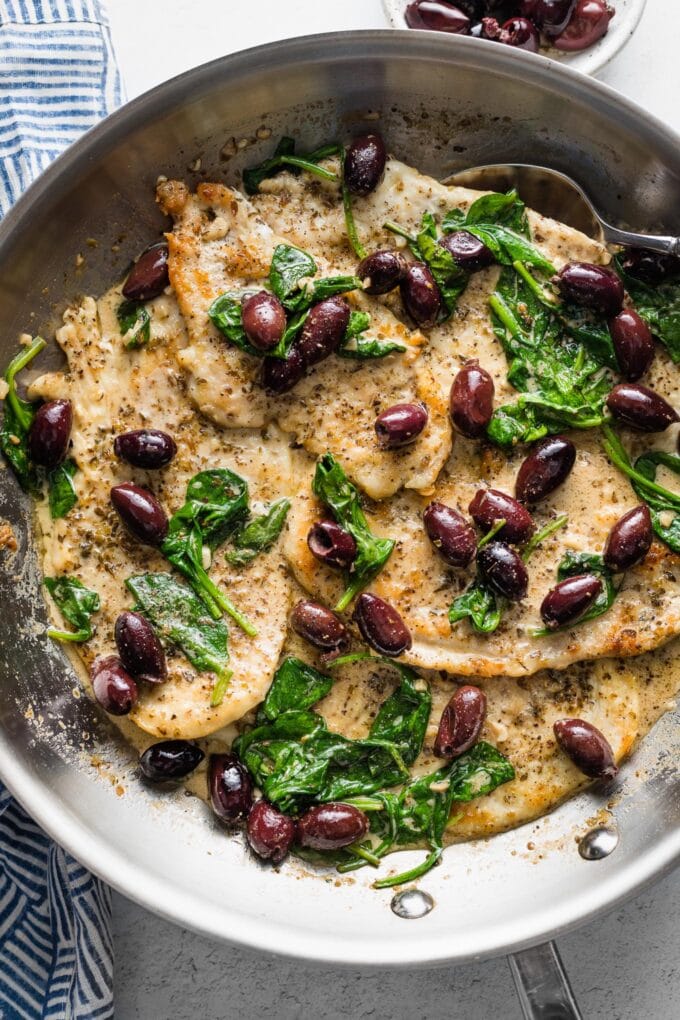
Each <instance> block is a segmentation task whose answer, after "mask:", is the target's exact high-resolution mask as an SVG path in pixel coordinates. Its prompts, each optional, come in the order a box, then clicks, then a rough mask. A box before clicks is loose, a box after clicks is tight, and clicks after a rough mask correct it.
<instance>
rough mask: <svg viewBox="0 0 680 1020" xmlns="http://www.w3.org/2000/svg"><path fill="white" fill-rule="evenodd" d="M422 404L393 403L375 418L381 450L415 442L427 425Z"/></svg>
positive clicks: (426, 416) (426, 414) (376, 432)
mask: <svg viewBox="0 0 680 1020" xmlns="http://www.w3.org/2000/svg"><path fill="white" fill-rule="evenodd" d="M427 418H428V413H427V408H426V407H425V405H424V404H394V406H393V407H388V408H387V410H385V411H383V412H382V413H381V414H379V415H378V417H377V418H376V419H375V426H374V427H375V434H376V435H377V437H378V445H379V446H381V447H382V449H383V450H397V449H399V448H400V447H401V446H408V445H409V443H413V442H415V440H416V439H417V438H418V436H419V435H420V433H421V432H422V431H423V429H424V428H425V426H426V425H427Z"/></svg>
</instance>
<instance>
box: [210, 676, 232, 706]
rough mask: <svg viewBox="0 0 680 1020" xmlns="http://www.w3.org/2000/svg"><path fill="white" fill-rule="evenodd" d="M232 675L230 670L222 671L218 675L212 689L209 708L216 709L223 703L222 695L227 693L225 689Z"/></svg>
mask: <svg viewBox="0 0 680 1020" xmlns="http://www.w3.org/2000/svg"><path fill="white" fill-rule="evenodd" d="M233 675H234V673H233V671H232V670H231V669H224V670H222V672H221V673H220V674H219V678H218V680H217V683H216V684H215V686H214V687H213V690H212V694H211V696H210V707H211V708H217V707H218V705H221V704H222V702H223V701H224V695H225V694H226V693H227V687H228V686H229V681H230V680H231V678H232V677H233Z"/></svg>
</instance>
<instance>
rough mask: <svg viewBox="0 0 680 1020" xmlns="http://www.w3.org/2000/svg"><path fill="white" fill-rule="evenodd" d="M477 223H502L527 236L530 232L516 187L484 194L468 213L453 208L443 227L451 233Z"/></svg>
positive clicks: (522, 203)
mask: <svg viewBox="0 0 680 1020" xmlns="http://www.w3.org/2000/svg"><path fill="white" fill-rule="evenodd" d="M477 223H499V224H501V223H502V224H504V225H505V226H506V227H509V228H510V229H511V230H514V231H515V233H517V234H524V235H525V236H526V235H528V233H529V224H528V220H527V214H526V207H525V205H524V202H523V201H522V200H521V198H520V197H519V195H518V194H517V192H516V191H515V190H514V188H513V189H512V190H511V191H507V192H505V193H504V194H503V193H501V192H497V191H493V192H490V193H489V194H488V195H482V196H481V198H478V199H477V200H476V201H474V202H473V203H472V205H471V206H470V208H469V209H468V211H467V213H465V212H463V210H462V209H452V210H451V211H450V212H448V213H447V214H446V216H445V217H444V219H443V221H442V229H443V230H444V231H445V233H451V232H452V231H454V230H461V229H462V228H463V227H466V228H467V227H469V226H474V225H475V224H477Z"/></svg>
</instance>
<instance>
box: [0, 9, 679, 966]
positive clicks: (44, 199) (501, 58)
mask: <svg viewBox="0 0 680 1020" xmlns="http://www.w3.org/2000/svg"><path fill="white" fill-rule="evenodd" d="M352 49H356V50H357V51H358V52H357V57H359V56H361V55H362V53H363V52H364V51H365V52H367V53H368V52H370V53H371V54H373V55H375V54H376V52H378V53H380V55H381V56H384V57H385V58H394V59H398V58H400V59H413V51H414V50H415V51H420V50H422V51H423V52H425V51H426V52H427V53H428V55H430V56H433V57H438V58H439V59H442V60H448V61H456V62H458V63H459V64H461V65H463V66H464V65H468V64H473V65H475V66H477V65H478V64H479V62H480V59H481V62H482V63H484V62H487V61H488V60H489V59H491V60H492V61H493V63H494V65H495V67H496V69H497V70H498V71H499V73H505V74H506V75H511V74H516V75H521V76H524V77H527V76H528V77H530V78H533V79H534V80H536V81H539V82H540V81H545V82H546V83H550V84H551V85H552V87H553V88H554V86H555V82H556V81H558V82H560V81H561V82H562V83H563V85H564V87H565V88H567V89H568V90H569V91H570V92H571V93H572V94H573V95H574V96H575V98H579V99H581V100H586V99H587V100H588V102H589V103H590V104H591V105H594V106H595V107H597V108H599V109H604V110H606V109H610V108H611V107H612V105H614V106H615V107H616V110H617V113H618V114H619V115H622V116H623V118H624V120H627V121H628V122H633V124H634V126H635V130H636V132H637V133H638V135H639V136H640V137H641V138H643V139H644V138H645V137H652V136H653V137H654V139H655V141H656V142H657V144H658V143H659V142H660V141H663V142H664V143H665V144H666V146H668V147H669V148H671V149H672V150H673V151H677V152H678V153H680V135H678V134H677V133H676V132H675V131H673V129H671V128H670V127H668V126H667V125H665V124H664V123H663V122H662V121H660V120H659V119H657V118H655V117H652V116H650V115H648V114H647V113H646V112H645V111H644V110H643V109H642V108H641V107H639V106H638V105H637V104H636V103H634V102H633V101H632V100H630V99H628V98H626V97H623V96H621V95H620V94H619V93H617V92H616V91H615V90H614V89H612V88H610V87H609V86H607V85H604V84H602V83H601V82H598V81H595V80H593V79H591V78H588V77H587V76H586V75H584V74H582V73H580V72H577V71H574V70H573V69H572V68H569V67H565V66H561V65H556V64H555V62H554V61H551V60H549V59H548V58H544V57H540V56H538V57H532V58H531V60H530V61H528V62H527V55H526V54H523V53H521V52H517V51H513V50H511V48H510V47H497V48H490V47H488V46H487V45H486V43H485V42H484V41H482V40H470V39H465V40H462V39H458V40H457V39H451V38H446V37H444V38H442V37H441V34H438V33H429V32H428V33H416V32H411V31H408V30H401V31H399V30H394V29H380V30H356V31H349V32H335V33H326V34H324V35H312V36H303V37H297V38H294V39H289V40H284V41H279V42H274V43H269V44H266V45H263V46H257V47H253V48H250V49H248V50H244V51H241V52H239V53H236V54H232V55H229V56H226V57H221V58H218V59H217V60H214V61H211V62H209V63H206V64H202V65H199V66H198V67H196V68H193V69H191V70H189V71H186V72H184V73H182V74H180V75H178V76H176V77H174V78H171V79H169V80H168V81H167V82H164V83H161V84H160V85H157V86H155V87H154V88H152V89H150V90H149V91H148V92H146V93H144V94H142V95H141V96H139V97H137V98H136V99H134V100H132V101H131V102H129V103H127V104H126V105H124V106H122V107H121V108H120V109H119V110H118V111H116V112H115V113H113V114H111V115H110V116H109V117H108V118H106V119H105V120H104V121H102V122H100V124H98V125H97V126H95V127H94V128H92V129H91V130H90V131H88V132H87V133H86V134H85V135H84V136H83V137H82V138H81V139H79V140H78V141H77V142H76V143H75V144H74V145H73V146H71V147H70V148H69V149H68V150H66V152H65V153H64V154H62V155H61V156H60V157H58V159H56V160H55V161H54V162H53V163H52V164H51V165H50V167H49V168H48V169H47V170H46V171H45V172H44V173H43V174H42V175H41V176H40V177H39V178H38V179H37V181H36V182H35V183H34V184H33V185H31V187H30V188H29V189H28V190H27V191H26V193H25V194H24V195H23V196H22V197H21V198H20V199H19V201H18V202H17V203H16V205H15V206H14V207H13V208H12V209H11V210H10V211H9V212H8V213H7V215H6V216H5V217H4V219H3V221H2V222H1V223H0V265H1V264H2V262H3V259H4V258H5V257H6V256H7V254H8V251H10V250H11V246H12V243H13V239H14V237H15V235H16V234H17V233H18V232H20V231H21V227H22V223H23V222H24V220H25V219H27V218H29V217H32V216H34V215H36V212H37V213H38V214H39V210H40V207H41V206H44V205H46V204H48V203H49V201H50V190H51V188H52V185H53V184H54V183H55V182H56V181H58V180H59V179H60V178H63V177H65V176H67V175H69V174H70V173H71V172H72V171H73V170H76V169H78V168H80V167H83V166H85V165H86V164H87V163H88V161H89V160H90V159H91V158H93V156H95V155H96V154H97V151H98V149H99V148H100V147H101V148H103V149H106V148H108V147H109V146H110V145H111V144H113V143H115V142H116V141H119V140H120V139H122V138H125V136H126V135H127V134H128V132H129V131H130V130H132V129H134V128H135V127H137V126H139V125H140V124H143V123H144V122H145V121H146V120H147V119H148V118H149V116H151V115H155V114H158V113H160V112H162V110H163V109H164V108H166V107H171V106H172V105H173V103H175V102H178V101H180V99H181V98H184V99H186V97H187V95H197V94H200V91H201V88H202V87H203V86H206V87H208V86H209V85H210V83H211V82H212V81H214V80H216V79H217V78H219V80H220V81H222V82H224V81H225V80H228V79H229V77H231V76H238V75H240V74H242V73H243V72H245V71H252V70H253V67H254V66H257V65H258V63H262V62H265V63H266V64H268V65H269V66H272V65H274V64H279V65H282V66H285V67H287V66H290V65H291V64H294V63H295V62H300V61H303V60H314V61H318V60H319V59H320V58H321V59H327V60H332V59H333V55H334V54H336V53H339V54H340V56H341V57H342V58H343V59H345V58H346V55H347V52H348V51H351V50H352ZM409 51H410V52H409ZM0 776H1V777H2V780H3V781H4V782H5V783H6V785H7V787H8V788H9V790H10V792H11V793H12V794H13V795H14V796H15V797H16V799H17V800H18V801H19V802H20V803H21V804H22V805H23V807H24V808H25V809H26V811H27V812H28V813H29V814H30V815H31V816H32V817H33V818H34V819H35V820H36V822H37V823H38V824H39V825H40V826H42V828H43V829H44V830H45V831H46V832H47V833H48V834H49V835H50V836H51V837H52V838H53V839H54V840H55V841H56V842H57V843H59V844H60V845H61V846H62V847H64V848H65V849H66V850H67V851H68V852H69V853H71V854H72V855H73V856H74V857H75V858H76V859H77V860H79V861H80V862H81V863H82V864H83V865H84V866H85V867H87V868H88V869H89V870H91V871H92V872H93V873H94V874H96V875H98V876H99V877H100V878H102V879H103V880H104V881H106V882H107V883H108V884H109V885H111V886H112V887H113V888H115V889H117V890H118V891H119V892H120V893H122V894H123V895H125V896H126V897H128V898H130V899H132V900H133V901H135V902H137V903H138V904H140V905H141V906H143V907H145V908H146V909H148V910H150V911H152V912H153V913H156V914H159V915H160V916H163V917H165V918H167V919H168V920H170V921H172V922H174V923H176V924H181V925H183V926H185V927H187V928H190V929H192V930H194V931H196V932H198V933H200V934H202V935H206V936H209V937H212V938H216V939H218V940H221V941H225V942H230V943H232V944H239V945H243V946H247V947H249V948H252V949H258V950H262V951H266V952H269V953H273V954H276V955H279V956H285V957H289V958H296V959H300V960H306V961H309V962H316V963H325V964H334V965H343V966H351V967H355V968H361V967H374V966H381V967H397V966H443V965H446V964H450V963H452V962H456V963H463V962H468V961H471V960H478V959H481V958H485V957H492V956H498V955H504V954H506V953H508V952H515V951H517V950H520V949H523V948H526V947H529V946H531V945H536V944H539V943H541V942H544V941H546V940H547V939H549V938H552V937H554V936H556V935H559V934H562V933H564V932H566V931H569V930H571V929H573V928H576V927H578V926H580V925H581V924H584V923H586V922H587V921H589V920H591V919H592V918H594V917H596V916H597V915H598V914H600V913H602V912H604V911H607V910H611V909H613V908H614V907H616V906H617V905H618V904H620V903H622V902H623V901H625V900H626V899H628V898H630V897H631V896H633V895H634V894H636V893H637V892H638V891H640V890H641V889H643V888H644V887H645V886H647V885H649V884H650V883H651V882H653V881H655V880H656V879H657V878H660V877H661V876H662V875H664V874H666V873H667V872H668V871H670V870H671V869H672V867H673V866H674V864H676V863H677V862H678V861H679V860H680V830H676V831H671V832H668V833H666V834H665V835H664V836H663V837H662V838H660V839H657V841H656V843H655V845H654V846H653V848H652V849H651V850H650V852H649V853H648V854H647V855H645V856H641V857H638V858H637V859H634V860H632V861H631V863H630V864H628V865H627V866H626V868H625V869H623V870H622V871H621V872H620V873H619V874H617V875H616V876H609V878H608V879H607V880H606V881H603V882H602V883H601V885H600V886H598V888H597V892H595V893H589V894H588V895H582V896H580V897H579V895H578V894H577V893H576V894H575V895H574V897H573V900H572V902H571V903H570V905H569V909H567V910H565V909H561V911H560V913H559V916H555V911H551V909H550V905H548V906H547V907H545V908H544V909H542V910H541V911H538V912H534V913H532V914H531V915H530V916H529V917H528V918H524V919H521V920H520V921H518V923H517V924H516V925H515V926H514V927H513V929H512V932H510V931H508V930H505V931H503V932H502V933H501V935H500V937H498V936H495V935H494V932H495V929H494V928H493V927H492V926H490V927H488V928H486V929H484V934H483V936H480V937H478V938H477V940H476V941H470V943H469V944H468V945H466V946H465V948H464V949H462V950H460V951H456V952H452V949H453V947H452V946H450V945H447V944H446V942H445V941H442V940H441V939H440V938H438V937H432V936H430V937H429V938H428V937H426V936H425V933H424V932H422V933H418V934H419V937H418V938H415V939H408V940H406V939H403V940H398V942H397V941H395V942H392V941H389V940H385V944H384V945H383V944H381V943H380V940H376V939H371V938H364V937H363V936H361V935H360V934H358V936H357V938H356V939H353V940H351V941H349V940H345V939H339V938H336V937H335V936H334V935H333V933H332V932H331V931H329V932H328V933H327V935H325V936H324V938H323V939H320V938H319V937H318V934H317V933H314V932H311V931H310V932H307V933H305V932H304V931H301V930H300V929H295V930H291V929H290V928H286V929H285V933H286V939H285V943H284V944H285V950H283V951H282V948H281V945H282V943H281V932H282V930H283V928H282V926H281V925H279V924H277V923H274V922H271V921H269V920H267V919H266V918H264V919H263V918H258V917H257V916H255V915H253V916H251V917H248V918H246V917H244V916H243V915H242V914H239V915H236V914H230V913H229V911H228V910H226V911H225V909H224V908H223V907H216V906H213V905H212V904H207V906H205V909H204V910H203V912H202V913H201V916H200V917H199V916H197V911H196V904H195V902H194V901H193V900H192V897H191V896H190V895H189V894H187V893H185V892H184V891H180V890H176V889H174V888H173V887H171V886H170V885H169V883H166V882H165V881H164V880H160V879H157V878H156V877H155V876H154V875H151V874H149V873H148V872H147V871H146V870H145V869H144V868H142V867H141V866H139V865H135V864H133V863H132V862H131V860H130V859H129V858H127V857H126V856H125V855H124V854H123V852H122V851H118V850H111V849H110V848H109V847H106V846H104V847H103V846H102V844H101V842H100V841H99V840H98V839H97V837H96V836H95V835H94V833H93V831H92V830H91V829H89V828H88V827H87V826H86V825H84V824H83V823H82V822H80V821H79V820H77V819H76V818H75V817H74V816H73V815H72V813H69V811H68V810H64V806H63V804H61V803H58V802H55V800H54V798H53V797H52V796H51V792H50V790H49V788H48V786H47V784H45V783H44V782H43V781H41V780H40V779H38V777H37V776H36V774H34V773H33V772H32V771H31V770H30V768H28V767H27V766H26V765H25V764H23V763H22V761H21V760H20V759H19V758H17V757H16V755H15V754H14V753H13V751H12V748H11V746H10V745H9V743H8V742H7V741H6V739H5V737H4V732H3V730H2V729H0ZM230 918H231V921H230V920H229V919H230Z"/></svg>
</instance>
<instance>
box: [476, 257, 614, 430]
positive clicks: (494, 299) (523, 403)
mask: <svg viewBox="0 0 680 1020" xmlns="http://www.w3.org/2000/svg"><path fill="white" fill-rule="evenodd" d="M528 275H529V274H528V271H527V270H526V269H525V271H524V273H521V272H518V271H517V268H516V267H514V266H513V267H508V268H506V269H504V270H503V272H502V273H501V277H500V280H499V283H498V287H497V290H496V291H495V293H494V294H493V295H492V296H491V298H490V302H489V303H490V305H491V309H492V320H493V325H494V332H495V333H496V336H497V337H498V339H499V341H500V343H501V344H502V346H503V349H504V351H505V353H506V356H507V358H508V362H509V368H508V381H509V382H510V383H511V384H512V385H513V386H514V387H515V389H517V390H519V391H520V394H521V396H520V397H519V399H518V400H517V402H516V403H514V404H506V405H504V406H503V407H500V408H497V409H496V410H495V411H494V414H493V417H492V419H491V423H490V425H489V428H488V435H489V438H490V439H492V440H493V441H494V442H495V443H498V444H499V445H500V446H511V445H513V444H515V443H520V442H521V443H528V442H533V441H534V440H536V439H540V438H542V437H543V436H545V435H549V434H550V433H554V432H559V431H560V430H562V429H564V428H580V429H585V428H593V427H595V426H597V425H601V424H602V422H603V421H604V417H605V414H604V402H605V399H606V397H607V395H608V393H609V391H610V389H611V385H612V380H611V376H610V374H609V372H608V371H607V370H606V362H605V361H604V359H603V358H602V357H598V356H597V355H596V354H595V353H593V352H592V351H589V350H588V349H587V348H586V346H585V345H584V343H583V342H579V341H577V340H575V339H573V338H572V337H571V336H570V335H569V333H568V330H567V328H566V327H565V325H564V323H563V322H562V320H561V318H560V315H561V310H560V309H559V308H558V307H557V306H555V307H554V308H551V307H549V305H548V304H547V303H546V301H545V300H543V299H542V298H541V296H540V294H539V293H537V288H538V285H532V284H530V283H529V282H528V281H527V277H528Z"/></svg>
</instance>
